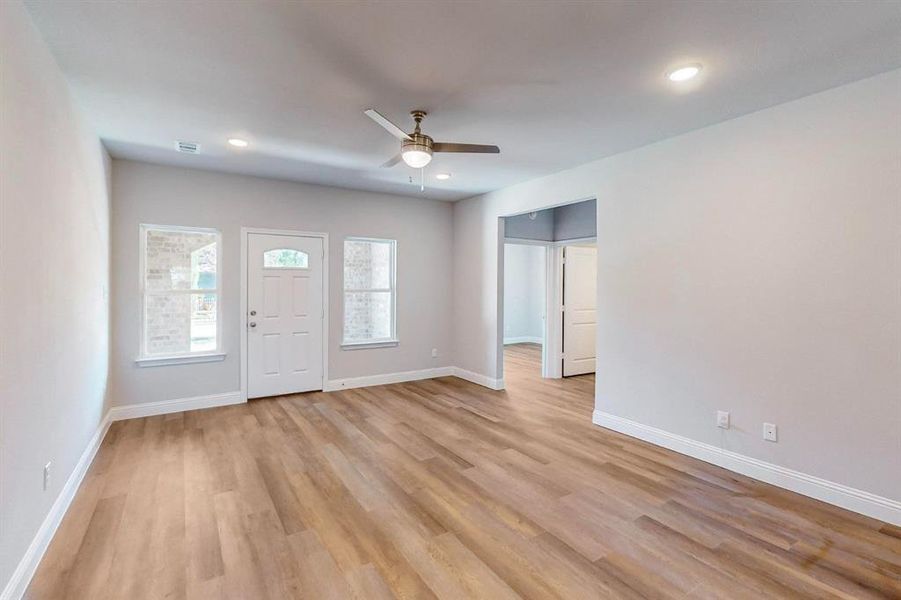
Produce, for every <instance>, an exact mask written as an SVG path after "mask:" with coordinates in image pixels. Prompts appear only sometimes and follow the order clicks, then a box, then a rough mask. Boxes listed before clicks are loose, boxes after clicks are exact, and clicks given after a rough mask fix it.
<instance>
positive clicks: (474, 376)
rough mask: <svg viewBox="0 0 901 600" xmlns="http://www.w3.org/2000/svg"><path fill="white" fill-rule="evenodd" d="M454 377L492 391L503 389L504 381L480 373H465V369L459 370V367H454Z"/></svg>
mask: <svg viewBox="0 0 901 600" xmlns="http://www.w3.org/2000/svg"><path fill="white" fill-rule="evenodd" d="M453 374H454V377H459V378H460V379H465V380H466V381H471V382H473V383H477V384H479V385H481V386H485V387H486V388H489V389H492V390H502V389H504V380H503V378H502V379H492V378H491V377H488V376H487V375H482V374H481V373H473V372H472V371H467V370H466V369H461V368H460V367H454V373H453Z"/></svg>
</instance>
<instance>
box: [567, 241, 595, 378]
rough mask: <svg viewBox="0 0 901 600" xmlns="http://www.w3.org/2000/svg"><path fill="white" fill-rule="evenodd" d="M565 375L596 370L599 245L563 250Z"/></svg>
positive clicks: (568, 247)
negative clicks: (596, 246)
mask: <svg viewBox="0 0 901 600" xmlns="http://www.w3.org/2000/svg"><path fill="white" fill-rule="evenodd" d="M563 261H564V262H563V376H564V377H568V376H569V375H581V374H583V373H594V368H595V351H594V346H595V329H596V320H597V316H596V314H597V285H596V282H597V276H598V257H597V248H595V247H593V246H591V247H589V246H567V247H566V248H564V250H563Z"/></svg>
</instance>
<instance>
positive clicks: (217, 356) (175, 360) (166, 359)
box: [135, 352, 225, 367]
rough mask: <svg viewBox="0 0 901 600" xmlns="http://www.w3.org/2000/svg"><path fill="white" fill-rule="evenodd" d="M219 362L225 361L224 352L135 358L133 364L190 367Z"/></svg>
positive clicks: (140, 365)
mask: <svg viewBox="0 0 901 600" xmlns="http://www.w3.org/2000/svg"><path fill="white" fill-rule="evenodd" d="M221 360H225V353H224V352H215V353H210V354H187V355H183V356H152V357H145V358H136V359H135V364H136V365H138V366H139V367H164V366H167V365H190V364H193V363H206V362H219V361H221Z"/></svg>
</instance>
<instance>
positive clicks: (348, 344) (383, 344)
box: [341, 235, 400, 350]
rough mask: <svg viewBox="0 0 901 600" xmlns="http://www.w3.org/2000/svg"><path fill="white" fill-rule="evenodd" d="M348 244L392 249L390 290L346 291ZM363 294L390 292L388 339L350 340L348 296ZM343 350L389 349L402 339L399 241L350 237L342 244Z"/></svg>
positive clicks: (364, 289)
mask: <svg viewBox="0 0 901 600" xmlns="http://www.w3.org/2000/svg"><path fill="white" fill-rule="evenodd" d="M347 242H375V243H382V244H389V246H390V248H391V259H390V260H391V264H390V269H389V286H390V287H389V288H388V289H383V288H362V289H351V290H348V289H345V287H344V285H345V284H344V281H345V278H346V273H345V269H346V267H345V263H344V259H345V252H346V247H347ZM361 292H389V293H390V294H391V335H390V337H388V338H379V339H373V340H348V339H347V337H346V336H347V330H346V328H345V323H344V317H345V315H346V314H347V294H349V293H351V294H352V293H361ZM341 304H342V307H341V309H342V313H341V349H342V350H359V349H365V348H388V347H392V346H397V345H398V344H399V343H400V339H398V336H397V240H392V239H388V238H377V237H369V236H358V235H348V236H345V238H344V243H343V244H341Z"/></svg>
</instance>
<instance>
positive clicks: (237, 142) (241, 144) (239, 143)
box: [228, 138, 249, 148]
mask: <svg viewBox="0 0 901 600" xmlns="http://www.w3.org/2000/svg"><path fill="white" fill-rule="evenodd" d="M228 143H229V144H231V145H232V146H234V147H236V148H246V147H247V146H249V144H248V142H247V140H242V139H241V138H228Z"/></svg>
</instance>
